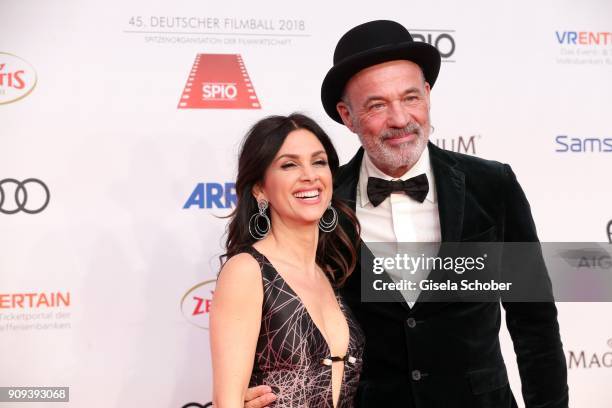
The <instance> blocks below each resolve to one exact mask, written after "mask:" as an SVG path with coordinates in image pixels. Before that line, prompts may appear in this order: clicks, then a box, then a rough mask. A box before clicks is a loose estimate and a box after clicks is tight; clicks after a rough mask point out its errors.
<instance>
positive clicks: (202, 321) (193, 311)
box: [181, 279, 217, 329]
mask: <svg viewBox="0 0 612 408" xmlns="http://www.w3.org/2000/svg"><path fill="white" fill-rule="evenodd" d="M216 282H217V280H216V279H211V280H207V281H204V282H201V283H198V284H197V285H195V286H194V287H192V288H191V289H189V290H188V291H187V292H186V293H185V294H184V295H183V297H182V298H181V312H182V313H183V317H185V319H186V320H187V321H188V322H189V323H191V324H193V325H194V326H196V327H199V328H200V329H208V319H209V317H210V308H211V306H212V300H213V294H214V293H215V283H216Z"/></svg>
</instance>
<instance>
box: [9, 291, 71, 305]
mask: <svg viewBox="0 0 612 408" xmlns="http://www.w3.org/2000/svg"><path fill="white" fill-rule="evenodd" d="M68 306H70V292H64V293H62V292H33V293H0V309H40V308H54V307H68Z"/></svg>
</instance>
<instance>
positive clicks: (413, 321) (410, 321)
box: [406, 317, 416, 329]
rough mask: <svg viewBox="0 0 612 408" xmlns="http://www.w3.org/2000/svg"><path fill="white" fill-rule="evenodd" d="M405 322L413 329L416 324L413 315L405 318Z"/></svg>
mask: <svg viewBox="0 0 612 408" xmlns="http://www.w3.org/2000/svg"><path fill="white" fill-rule="evenodd" d="M406 323H407V324H408V327H410V328H411V329H414V328H415V326H416V320H415V319H414V317H409V318H408V320H406Z"/></svg>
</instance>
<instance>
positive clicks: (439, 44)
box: [409, 30, 456, 62]
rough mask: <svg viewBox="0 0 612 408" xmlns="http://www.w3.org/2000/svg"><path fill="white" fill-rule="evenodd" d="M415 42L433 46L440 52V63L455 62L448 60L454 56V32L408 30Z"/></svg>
mask: <svg viewBox="0 0 612 408" xmlns="http://www.w3.org/2000/svg"><path fill="white" fill-rule="evenodd" d="M409 31H410V34H411V35H412V38H413V39H414V40H415V41H422V42H426V43H427V44H430V45H433V46H434V47H436V48H437V49H438V51H439V52H440V56H441V57H442V62H455V61H453V60H451V59H450V58H451V57H452V56H453V54H455V48H456V44H455V34H454V33H455V30H409Z"/></svg>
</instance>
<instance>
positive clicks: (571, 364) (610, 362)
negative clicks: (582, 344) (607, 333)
mask: <svg viewBox="0 0 612 408" xmlns="http://www.w3.org/2000/svg"><path fill="white" fill-rule="evenodd" d="M607 346H608V348H609V349H612V338H611V339H608V341H607ZM567 367H568V368H569V369H570V370H571V369H580V368H582V369H591V368H612V350H607V351H600V352H592V351H586V350H580V351H569V352H568V358H567Z"/></svg>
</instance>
